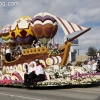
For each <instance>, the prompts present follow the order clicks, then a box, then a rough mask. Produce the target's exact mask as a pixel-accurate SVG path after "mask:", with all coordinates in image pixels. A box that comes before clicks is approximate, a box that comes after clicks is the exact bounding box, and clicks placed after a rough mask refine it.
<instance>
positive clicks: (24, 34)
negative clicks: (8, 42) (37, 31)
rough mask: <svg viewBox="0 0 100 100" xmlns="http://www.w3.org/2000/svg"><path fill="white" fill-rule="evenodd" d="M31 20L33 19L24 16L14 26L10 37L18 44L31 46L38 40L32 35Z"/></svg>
mask: <svg viewBox="0 0 100 100" xmlns="http://www.w3.org/2000/svg"><path fill="white" fill-rule="evenodd" d="M31 20H32V18H31V17H29V16H23V17H20V18H19V19H17V20H16V21H15V22H14V23H13V24H12V27H11V33H10V35H11V37H12V38H13V39H14V41H15V42H16V43H19V44H31V43H32V42H33V40H36V37H34V36H33V34H32V28H31Z"/></svg>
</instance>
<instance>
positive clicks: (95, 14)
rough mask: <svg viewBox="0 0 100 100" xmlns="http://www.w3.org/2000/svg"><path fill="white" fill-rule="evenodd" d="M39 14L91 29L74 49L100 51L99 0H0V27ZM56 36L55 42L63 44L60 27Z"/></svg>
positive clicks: (81, 52) (83, 51)
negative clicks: (20, 18) (22, 17)
mask: <svg viewBox="0 0 100 100" xmlns="http://www.w3.org/2000/svg"><path fill="white" fill-rule="evenodd" d="M3 2H5V4H6V5H5V6H4V5H2V3H3ZM8 2H13V3H15V2H17V3H18V5H14V6H8ZM40 12H48V13H51V14H53V15H55V16H58V17H60V18H63V19H65V20H67V21H70V22H73V23H75V24H77V25H81V26H83V27H87V28H89V27H91V28H92V29H91V30H90V31H89V32H87V33H85V34H84V35H82V36H80V37H79V38H78V39H79V46H77V47H74V48H75V49H79V50H80V54H85V53H86V52H87V50H88V48H89V47H90V46H92V47H95V48H97V49H98V50H99V49H100V46H99V44H100V35H99V34H100V0H84V1H83V0H73V1H72V0H0V26H1V27H2V26H4V25H6V24H12V23H13V22H14V21H15V20H16V19H18V18H19V17H20V16H24V15H26V16H32V17H33V16H34V15H36V14H38V13H40ZM57 34H59V36H58V35H57V36H56V37H55V42H59V43H63V37H64V33H63V31H62V29H61V28H60V27H59V29H58V33H57ZM74 35H75V34H74V33H73V34H71V35H70V36H68V37H72V36H74ZM57 37H59V39H58V38H57ZM58 40H59V41H58Z"/></svg>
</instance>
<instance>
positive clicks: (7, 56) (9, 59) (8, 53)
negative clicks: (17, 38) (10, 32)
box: [5, 45, 12, 61]
mask: <svg viewBox="0 0 100 100" xmlns="http://www.w3.org/2000/svg"><path fill="white" fill-rule="evenodd" d="M11 54H12V53H11V49H10V46H9V45H8V46H7V48H6V55H5V56H6V60H7V61H11Z"/></svg>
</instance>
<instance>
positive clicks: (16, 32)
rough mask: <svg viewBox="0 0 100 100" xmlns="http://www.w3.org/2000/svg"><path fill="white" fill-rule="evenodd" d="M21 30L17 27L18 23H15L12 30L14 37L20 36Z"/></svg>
mask: <svg viewBox="0 0 100 100" xmlns="http://www.w3.org/2000/svg"><path fill="white" fill-rule="evenodd" d="M21 31H22V30H20V29H18V25H17V26H16V28H15V30H14V31H13V32H14V33H15V37H16V36H17V35H19V36H21V34H20V32H21Z"/></svg>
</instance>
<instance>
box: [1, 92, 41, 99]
mask: <svg viewBox="0 0 100 100" xmlns="http://www.w3.org/2000/svg"><path fill="white" fill-rule="evenodd" d="M0 94H1V95H7V96H10V97H18V98H24V99H31V100H42V99H37V98H31V97H25V96H19V95H12V94H5V93H0Z"/></svg>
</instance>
